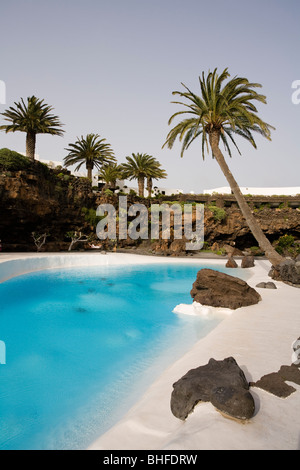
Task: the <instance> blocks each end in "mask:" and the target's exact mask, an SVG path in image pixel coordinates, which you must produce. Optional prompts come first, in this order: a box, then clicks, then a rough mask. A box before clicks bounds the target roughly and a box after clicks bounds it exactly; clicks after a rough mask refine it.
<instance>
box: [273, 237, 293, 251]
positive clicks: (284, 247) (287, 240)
mask: <svg viewBox="0 0 300 470" xmlns="http://www.w3.org/2000/svg"><path fill="white" fill-rule="evenodd" d="M294 244H295V238H294V237H293V235H287V234H286V235H283V236H282V237H280V238H279V239H278V241H277V246H276V251H277V252H278V253H279V254H281V255H282V254H284V253H285V252H288V253H291V252H292V251H293V250H292V248H293V247H294Z"/></svg>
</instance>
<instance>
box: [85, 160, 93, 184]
mask: <svg viewBox="0 0 300 470" xmlns="http://www.w3.org/2000/svg"><path fill="white" fill-rule="evenodd" d="M93 167H94V165H93V163H90V162H87V164H86V169H87V177H88V178H89V179H90V180H91V181H92V179H93V175H92V173H93Z"/></svg>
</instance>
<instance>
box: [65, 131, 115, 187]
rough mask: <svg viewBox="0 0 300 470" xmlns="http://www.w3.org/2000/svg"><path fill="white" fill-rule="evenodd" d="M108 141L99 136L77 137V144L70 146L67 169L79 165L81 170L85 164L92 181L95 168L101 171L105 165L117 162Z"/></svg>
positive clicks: (66, 163) (77, 167)
mask: <svg viewBox="0 0 300 470" xmlns="http://www.w3.org/2000/svg"><path fill="white" fill-rule="evenodd" d="M105 141H106V139H100V136H99V135H98V134H87V136H86V137H83V136H81V137H80V138H78V137H77V140H76V142H75V144H69V148H67V149H66V150H67V151H68V152H69V153H68V155H67V156H66V157H65V158H64V163H65V165H66V166H67V167H69V166H72V165H77V166H76V168H75V170H76V171H77V170H79V169H80V168H81V166H82V165H83V164H85V166H86V169H87V177H88V178H89V179H90V180H91V179H92V171H93V168H94V167H95V168H97V169H98V170H100V169H101V168H102V166H103V165H106V164H108V163H113V162H115V160H116V159H115V157H114V154H113V150H112V148H111V146H110V144H108V143H107V142H105Z"/></svg>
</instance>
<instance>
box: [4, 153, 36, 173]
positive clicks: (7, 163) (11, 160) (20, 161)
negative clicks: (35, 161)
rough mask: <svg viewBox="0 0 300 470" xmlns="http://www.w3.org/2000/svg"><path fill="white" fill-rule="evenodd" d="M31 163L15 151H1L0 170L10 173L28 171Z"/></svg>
mask: <svg viewBox="0 0 300 470" xmlns="http://www.w3.org/2000/svg"><path fill="white" fill-rule="evenodd" d="M30 165H31V161H30V160H29V158H27V157H24V155H21V154H20V153H18V152H15V151H14V150H10V149H7V148H3V149H0V169H1V170H4V171H6V170H8V171H20V170H27V169H28V167H30Z"/></svg>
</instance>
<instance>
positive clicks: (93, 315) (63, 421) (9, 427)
mask: <svg viewBox="0 0 300 470" xmlns="http://www.w3.org/2000/svg"><path fill="white" fill-rule="evenodd" d="M201 267H203V265H202V266H201ZM199 269H200V265H195V264H193V265H188V266H187V265H174V264H172V265H168V264H162V265H152V266H145V265H142V266H115V267H113V266H110V267H105V266H99V267H89V268H70V269H60V270H45V271H42V272H35V273H31V274H27V275H23V276H18V277H15V278H13V279H10V280H8V281H6V282H4V283H2V284H0V299H1V306H0V340H2V341H4V342H5V346H6V364H1V365H0V449H14V450H18V449H84V448H86V447H87V446H88V445H89V444H90V443H92V442H93V440H94V439H95V438H96V437H98V436H99V435H100V434H101V433H103V432H105V431H106V430H107V429H108V428H109V427H110V426H112V425H113V424H114V423H115V422H116V421H117V420H118V419H120V417H121V416H122V414H123V413H125V412H126V411H127V410H128V409H129V407H130V406H131V405H132V404H133V403H134V402H135V401H136V400H137V399H138V398H139V396H140V395H141V394H142V392H143V391H144V390H145V389H146V388H147V386H149V385H150V384H151V382H153V380H154V379H155V378H156V377H157V376H158V375H159V374H160V373H161V372H162V371H163V370H164V368H165V367H167V366H168V365H169V364H171V363H172V362H174V361H175V360H176V359H177V358H179V357H180V355H182V354H183V352H185V351H187V350H188V349H189V348H190V347H191V345H193V344H194V343H195V342H196V341H197V340H198V339H199V338H201V336H204V335H206V334H207V333H208V331H210V330H211V329H212V328H214V327H215V326H216V325H217V324H218V322H219V321H220V318H211V317H210V318H207V317H206V318H198V317H189V316H178V315H176V314H174V313H172V310H173V308H174V307H175V306H176V305H178V304H179V303H189V304H190V303H191V297H190V295H189V292H190V289H191V286H192V283H193V282H194V280H195V278H196V274H197V271H198V270H199ZM214 269H220V270H224V271H226V269H222V268H218V267H216V266H215V267H214Z"/></svg>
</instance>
